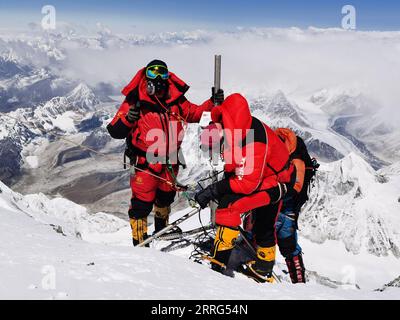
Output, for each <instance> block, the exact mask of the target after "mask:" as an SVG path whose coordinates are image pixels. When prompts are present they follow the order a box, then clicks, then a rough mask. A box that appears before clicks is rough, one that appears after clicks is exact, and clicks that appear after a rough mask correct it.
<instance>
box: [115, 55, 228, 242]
mask: <svg viewBox="0 0 400 320" xmlns="http://www.w3.org/2000/svg"><path fill="white" fill-rule="evenodd" d="M188 89H189V86H188V85H187V84H186V83H185V82H183V81H182V80H181V79H179V78H178V77H177V76H176V75H175V74H174V73H172V72H170V71H169V70H168V68H167V65H166V64H165V62H163V61H161V60H153V61H151V62H150V63H149V64H148V65H147V66H146V67H144V68H142V69H140V70H139V71H138V72H137V74H136V75H135V76H134V77H133V79H132V80H131V82H130V83H129V84H128V85H127V86H126V87H125V88H124V89H123V90H122V94H123V95H124V96H125V97H126V98H125V100H124V102H123V103H122V105H121V106H120V108H119V110H118V112H117V114H116V115H115V117H114V118H113V120H112V121H111V123H110V124H109V125H108V126H107V129H108V131H109V133H110V135H111V136H112V137H113V138H115V139H126V143H127V149H126V151H125V154H126V155H127V156H128V157H129V158H130V161H131V164H133V165H135V166H136V167H137V169H141V170H144V171H139V170H136V172H135V173H134V174H132V175H131V178H130V185H131V189H132V199H131V206H130V209H129V218H130V224H131V228H132V239H133V245H138V244H139V243H141V242H143V241H144V240H145V239H146V238H147V237H148V235H147V216H148V215H149V214H150V212H151V211H152V209H153V206H154V214H155V231H156V232H157V231H159V230H161V229H162V228H164V227H165V226H166V225H167V223H168V217H169V213H170V211H171V209H170V205H171V204H172V202H173V201H174V198H175V194H176V189H175V187H174V185H173V183H174V181H175V176H176V175H177V174H178V168H179V164H180V162H179V156H178V155H179V151H180V145H181V142H182V139H183V129H184V125H185V123H187V122H199V121H200V118H201V116H202V113H203V111H210V110H211V109H212V107H213V106H214V103H221V102H222V101H223V100H224V94H223V91H222V90H219V91H218V92H216V93H214V92H213V94H212V97H211V98H210V99H208V100H207V101H205V102H204V103H203V104H202V105H196V104H194V103H191V102H190V101H188V100H187V99H186V98H185V93H186V91H187V90H188ZM182 162H183V161H182ZM158 177H160V178H161V179H160V178H158ZM163 179H165V180H163ZM166 180H167V181H168V182H167V181H166Z"/></svg>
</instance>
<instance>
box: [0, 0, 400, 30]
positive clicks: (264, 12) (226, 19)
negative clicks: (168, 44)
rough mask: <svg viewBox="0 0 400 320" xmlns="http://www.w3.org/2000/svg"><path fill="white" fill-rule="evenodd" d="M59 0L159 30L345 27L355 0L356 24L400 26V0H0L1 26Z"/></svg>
mask: <svg viewBox="0 0 400 320" xmlns="http://www.w3.org/2000/svg"><path fill="white" fill-rule="evenodd" d="M45 4H51V5H54V6H55V8H56V10H57V19H58V20H59V21H64V22H68V23H75V24H80V25H83V26H86V27H91V26H92V27H94V26H95V23H96V22H102V23H103V24H105V25H107V26H109V27H110V28H111V29H112V30H115V31H122V30H126V31H129V32H135V30H136V31H138V32H145V31H149V32H158V31H177V30H182V29H186V30H190V29H197V28H201V29H218V30H229V29H231V28H235V27H237V26H241V27H292V26H295V27H300V28H306V27H308V26H315V27H323V28H324V27H340V26H341V19H342V14H341V8H342V6H343V5H345V4H351V5H354V6H355V8H356V10H357V29H360V30H400V1H398V0H389V1H377V0H356V1H355V0H349V1H338V0H329V1H323V0H320V1H316V0H310V1H288V0H286V1H285V0H282V1H269V0H248V1H245V0H213V1H211V0H201V1H200V0H198V1H183V0H119V1H104V0H97V1H95V0H80V1H76V2H73V1H60V0H48V1H38V0H14V1H6V0H0V28H7V27H9V28H24V27H26V25H27V24H28V23H29V22H37V23H39V22H40V21H41V19H42V15H41V8H42V6H43V5H45Z"/></svg>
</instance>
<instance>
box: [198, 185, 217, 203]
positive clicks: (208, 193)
mask: <svg viewBox="0 0 400 320" xmlns="http://www.w3.org/2000/svg"><path fill="white" fill-rule="evenodd" d="M218 198H219V192H218V190H217V184H216V183H214V184H210V185H209V186H208V187H207V188H205V189H203V190H201V191H199V192H197V193H196V195H195V196H194V199H195V200H196V202H197V203H198V204H199V205H200V207H201V208H202V209H204V208H205V207H207V205H208V203H209V202H210V201H211V200H216V199H218Z"/></svg>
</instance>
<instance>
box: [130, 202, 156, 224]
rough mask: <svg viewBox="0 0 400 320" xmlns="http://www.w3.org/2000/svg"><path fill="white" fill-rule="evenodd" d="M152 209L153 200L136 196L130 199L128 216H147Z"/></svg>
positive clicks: (137, 217)
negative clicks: (143, 199)
mask: <svg viewBox="0 0 400 320" xmlns="http://www.w3.org/2000/svg"><path fill="white" fill-rule="evenodd" d="M152 209H153V202H147V201H142V200H139V199H138V198H132V199H131V208H130V209H129V211H128V214H129V218H131V219H140V218H145V217H147V216H148V215H149V214H150V212H151V210H152Z"/></svg>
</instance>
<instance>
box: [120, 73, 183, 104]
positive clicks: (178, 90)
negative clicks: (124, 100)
mask: <svg viewBox="0 0 400 320" xmlns="http://www.w3.org/2000/svg"><path fill="white" fill-rule="evenodd" d="M145 69H146V68H142V69H140V70H139V71H138V72H137V73H136V75H135V76H134V77H133V78H132V80H131V81H130V82H129V83H128V85H127V86H126V87H125V88H124V89H122V91H121V93H122V94H123V95H124V96H127V95H128V94H129V92H131V91H132V90H133V89H136V88H138V92H139V100H144V101H147V102H150V103H154V100H152V99H151V97H150V96H149V95H148V94H147V90H146V77H145ZM168 83H169V98H168V99H167V101H166V103H167V104H168V103H171V102H173V101H175V100H177V99H179V98H180V97H181V96H183V95H184V94H185V92H186V91H187V90H188V89H189V86H188V85H187V84H186V83H185V82H184V81H183V80H181V79H180V78H178V77H177V76H176V75H175V74H174V73H173V72H170V73H169V79H168Z"/></svg>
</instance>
